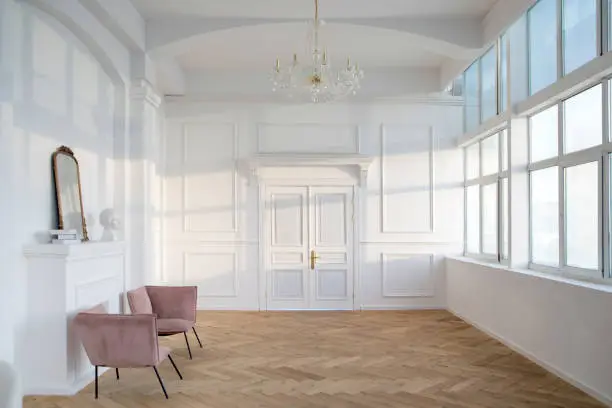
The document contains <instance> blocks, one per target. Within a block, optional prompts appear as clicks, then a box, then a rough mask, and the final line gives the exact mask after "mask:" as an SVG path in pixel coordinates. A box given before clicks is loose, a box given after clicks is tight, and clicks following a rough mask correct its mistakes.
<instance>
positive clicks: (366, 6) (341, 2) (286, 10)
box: [132, 0, 513, 19]
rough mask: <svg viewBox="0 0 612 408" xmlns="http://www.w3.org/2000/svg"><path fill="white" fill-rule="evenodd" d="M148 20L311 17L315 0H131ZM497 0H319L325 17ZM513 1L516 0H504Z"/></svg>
mask: <svg viewBox="0 0 612 408" xmlns="http://www.w3.org/2000/svg"><path fill="white" fill-rule="evenodd" d="M132 1H133V3H134V4H135V5H136V7H137V8H138V9H139V11H140V12H141V14H142V15H143V16H144V17H145V18H148V19H153V18H159V17H165V16H170V15H185V16H200V17H213V18H297V19H303V18H309V17H312V14H313V1H312V0H132ZM496 1H497V0H320V6H321V16H322V17H323V18H334V19H340V18H347V19H350V18H382V17H406V16H410V17H415V16H431V15H436V16H441V15H443V16H478V17H484V15H485V14H486V13H487V11H488V10H489V9H490V8H491V7H492V6H493V4H495V2H496ZM503 1H513V0H503Z"/></svg>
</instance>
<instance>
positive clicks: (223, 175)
mask: <svg viewBox="0 0 612 408" xmlns="http://www.w3.org/2000/svg"><path fill="white" fill-rule="evenodd" d="M183 143H184V144H183V149H184V152H183V195H184V197H183V220H184V231H185V232H236V231H237V229H238V225H237V224H238V209H237V174H236V156H237V134H236V126H235V125H233V124H208V123H188V124H185V126H184V132H183Z"/></svg>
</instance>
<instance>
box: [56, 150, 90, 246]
mask: <svg viewBox="0 0 612 408" xmlns="http://www.w3.org/2000/svg"><path fill="white" fill-rule="evenodd" d="M59 155H64V156H68V157H69V158H71V159H72V160H74V163H75V164H76V169H77V184H78V186H79V190H78V191H79V203H80V205H81V222H82V225H83V231H82V233H83V239H82V240H83V242H86V241H89V235H88V234H87V223H86V221H85V211H84V210H83V192H82V190H81V170H80V167H79V161H78V160H77V159H76V157H75V156H74V152H73V151H72V149H71V148H69V147H67V146H60V147H58V148H57V150H56V151H55V152H54V153H53V155H52V156H51V159H52V161H53V180H54V182H55V198H56V201H57V219H58V223H59V229H64V217H63V216H62V198H61V194H60V187H59V186H60V183H59V179H58V171H57V157H58V156H59Z"/></svg>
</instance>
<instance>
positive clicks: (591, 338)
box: [446, 259, 612, 406]
mask: <svg viewBox="0 0 612 408" xmlns="http://www.w3.org/2000/svg"><path fill="white" fill-rule="evenodd" d="M446 265H447V268H446V275H447V277H446V278H447V302H448V309H449V310H450V311H451V312H453V313H455V314H457V315H458V316H460V317H462V318H464V319H465V320H466V321H467V322H468V323H471V324H474V325H475V326H477V327H479V328H481V329H482V330H484V331H486V332H487V333H489V334H491V335H492V336H494V337H496V338H498V339H500V340H501V341H502V342H504V343H505V344H506V345H508V346H510V347H511V348H514V349H515V350H517V351H519V352H520V353H522V354H524V355H526V356H527V357H529V358H531V359H532V360H534V361H535V362H537V363H538V364H540V365H542V366H544V367H546V368H547V369H549V370H551V371H553V372H555V373H556V374H558V375H560V376H561V377H563V378H565V379H566V380H568V381H570V382H571V383H573V384H574V385H577V386H579V387H580V388H582V389H583V390H585V391H587V392H589V393H590V394H591V395H593V396H597V397H598V398H599V399H600V400H602V401H604V402H606V403H607V404H608V405H610V406H612V353H610V335H611V333H612V313H611V311H612V289H611V288H609V287H605V286H604V287H602V286H601V285H594V284H588V283H580V282H576V283H567V282H565V281H563V280H562V279H555V278H554V277H550V276H542V275H539V274H538V273H535V272H525V273H521V272H515V271H510V270H507V269H506V268H504V267H492V266H487V265H482V264H479V263H477V262H473V261H466V260H455V259H448V260H447V264H446Z"/></svg>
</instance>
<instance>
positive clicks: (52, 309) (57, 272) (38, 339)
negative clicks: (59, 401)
mask: <svg viewBox="0 0 612 408" xmlns="http://www.w3.org/2000/svg"><path fill="white" fill-rule="evenodd" d="M23 254H24V256H25V257H26V259H27V282H28V283H27V297H28V298H27V304H28V308H27V316H26V325H25V326H26V327H25V333H24V336H23V339H24V340H23V348H22V349H23V350H24V355H23V356H22V361H23V386H24V392H25V394H26V395H53V394H57V395H71V394H75V393H76V392H78V391H79V390H81V389H82V388H83V387H84V386H85V385H87V384H88V383H89V382H91V381H92V380H93V368H92V366H91V365H90V364H89V360H88V358H87V356H86V355H85V353H84V351H83V349H82V346H81V344H80V342H79V341H78V339H77V338H76V337H75V335H74V332H73V331H72V330H71V321H72V318H73V317H74V316H75V315H76V314H77V313H78V312H79V311H82V310H84V309H87V308H90V307H92V306H95V305H98V304H104V305H105V306H106V308H107V310H108V311H109V313H120V312H121V303H122V302H121V299H122V295H123V292H124V289H125V287H124V286H125V280H124V277H125V245H124V243H123V242H87V243H83V244H76V245H54V244H42V245H29V246H26V247H25V248H24V249H23Z"/></svg>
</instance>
